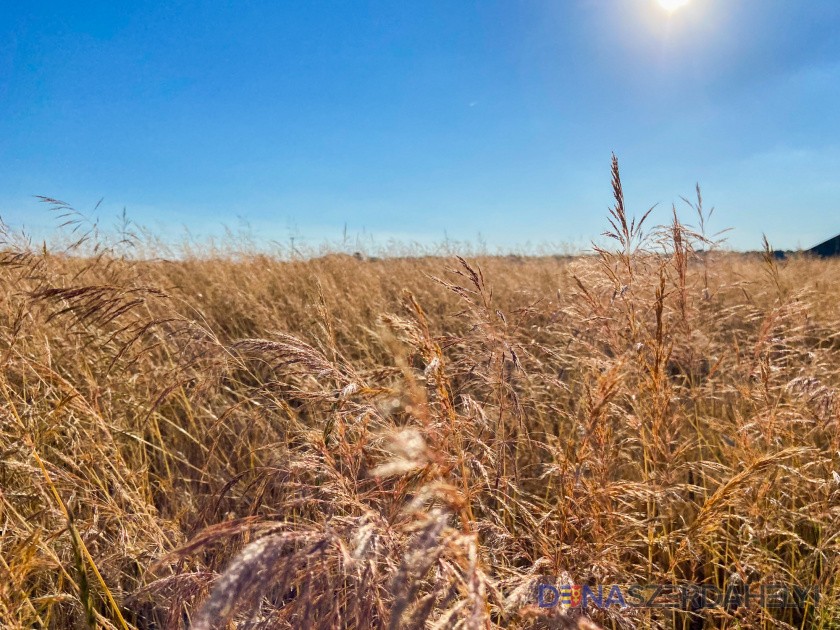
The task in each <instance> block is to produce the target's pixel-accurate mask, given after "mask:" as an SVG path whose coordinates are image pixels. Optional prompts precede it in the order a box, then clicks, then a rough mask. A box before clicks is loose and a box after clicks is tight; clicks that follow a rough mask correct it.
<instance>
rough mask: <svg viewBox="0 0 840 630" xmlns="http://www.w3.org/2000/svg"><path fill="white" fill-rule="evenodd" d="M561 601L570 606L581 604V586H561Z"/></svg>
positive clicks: (575, 606) (574, 606)
mask: <svg viewBox="0 0 840 630" xmlns="http://www.w3.org/2000/svg"><path fill="white" fill-rule="evenodd" d="M560 603H561V604H563V605H564V606H568V607H569V608H577V607H578V606H580V586H574V585H569V584H565V585H563V586H561V587H560Z"/></svg>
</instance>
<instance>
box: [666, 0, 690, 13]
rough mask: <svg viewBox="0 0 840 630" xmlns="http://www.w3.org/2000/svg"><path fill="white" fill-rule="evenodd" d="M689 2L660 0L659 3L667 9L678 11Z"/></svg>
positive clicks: (685, 0)
mask: <svg viewBox="0 0 840 630" xmlns="http://www.w3.org/2000/svg"><path fill="white" fill-rule="evenodd" d="M688 3H689V0H659V4H661V5H662V7H663V8H664V9H665V10H666V11H676V10H677V9H679V8H681V7H684V6H685V5H687V4H688Z"/></svg>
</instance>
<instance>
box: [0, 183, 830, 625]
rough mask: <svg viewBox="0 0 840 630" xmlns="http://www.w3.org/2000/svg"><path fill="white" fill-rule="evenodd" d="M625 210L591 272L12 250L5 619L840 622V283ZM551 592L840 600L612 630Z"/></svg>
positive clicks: (691, 219) (519, 265)
mask: <svg viewBox="0 0 840 630" xmlns="http://www.w3.org/2000/svg"><path fill="white" fill-rule="evenodd" d="M616 174H617V173H616ZM614 186H615V189H616V197H617V202H616V206H615V208H614V209H613V210H612V212H611V214H610V216H609V217H608V219H609V220H610V221H611V222H612V224H610V223H607V226H608V227H609V230H610V232H612V236H613V238H608V239H607V240H608V241H609V242H611V243H612V245H611V246H610V247H609V248H606V249H604V250H603V251H598V252H596V253H595V254H594V255H587V256H580V257H576V258H560V257H557V258H554V257H543V258H516V257H493V256H484V257H476V258H470V259H469V260H466V259H457V258H449V259H446V258H440V257H413V258H412V257H402V258H396V257H395V258H382V259H375V260H369V259H361V260H360V259H357V258H354V257H352V256H346V255H341V254H335V255H329V256H323V257H317V258H312V259H303V258H301V259H299V260H281V259H279V258H276V257H271V256H266V255H258V254H248V253H247V252H244V253H243V252H241V251H239V252H236V251H228V252H209V253H207V252H205V253H203V254H202V255H199V254H196V253H189V252H187V253H186V254H185V255H182V256H180V257H178V258H177V259H172V260H164V259H162V258H160V257H158V258H154V257H149V256H145V255H144V256H136V255H134V256H131V257H127V256H123V255H121V254H120V252H121V251H122V249H121V248H120V247H112V248H108V247H104V246H101V247H99V249H98V251H94V250H93V249H91V245H92V241H88V242H86V243H84V244H80V245H77V246H75V248H74V247H73V246H70V247H69V248H67V247H65V248H55V247H46V246H44V247H38V246H34V245H30V244H26V243H22V242H20V241H19V240H16V239H15V238H14V237H13V236H12V235H9V234H7V235H6V237H5V241H4V243H3V245H2V248H0V249H1V251H0V253H1V254H2V258H1V259H0V365H2V370H0V453H2V455H0V618H1V619H2V622H0V625H2V627H3V628H9V629H14V628H88V627H90V628H118V629H127V628H137V629H142V630H147V629H152V628H155V629H163V628H167V629H178V628H193V629H195V630H207V629H209V628H240V629H245V628H289V627H300V628H304V627H311V628H359V629H361V628H387V629H390V630H397V629H409V628H418V629H419V628H463V629H464V630H468V629H479V628H481V629H484V628H502V627H505V628H531V627H537V628H540V627H547V628H571V627H580V628H592V627H595V626H597V627H604V628H635V627H640V628H641V627H644V628H647V627H663V628H701V627H725V628H769V627H783V628H791V627H792V628H830V627H837V625H838V623H839V622H838V619H840V613H838V607H837V605H836V604H835V603H834V599H835V584H836V583H837V580H838V578H839V577H840V565H839V564H838V553H837V552H838V545H840V539H839V538H838V536H840V475H838V471H840V427H838V418H840V389H839V388H840V338H838V333H840V262H838V261H832V260H816V259H809V258H806V257H792V258H788V259H786V260H784V261H779V260H776V259H775V258H774V257H773V256H772V255H769V254H766V255H764V256H761V255H759V254H755V255H745V254H735V253H728V252H725V251H721V250H720V249H719V248H717V247H716V246H715V243H714V242H713V241H714V239H713V238H712V237H710V236H709V235H706V234H703V232H702V230H701V228H700V227H699V226H700V224H701V221H700V219H701V218H705V217H706V214H705V211H704V210H703V209H702V208H694V209H691V208H688V206H686V210H688V213H686V216H685V221H686V222H687V223H690V224H692V225H693V226H695V227H693V228H688V227H687V226H686V225H684V224H683V223H680V222H678V221H677V220H676V219H675V221H674V223H673V224H671V225H667V226H664V227H661V228H655V229H648V228H649V227H650V226H647V225H645V226H644V228H645V232H644V234H642V232H641V231H640V229H639V226H638V222H636V223H633V222H632V221H631V220H630V219H629V218H628V217H626V216H625V210H624V205H623V198H622V194H621V190H620V183H619V182H618V181H617V180H616V181H615V182H614ZM695 203H697V202H695ZM82 251H84V252H85V253H84V255H82V254H81V253H80V252H82ZM143 251H150V250H143ZM541 583H550V584H633V583H642V584H645V583H666V584H671V583H701V584H715V585H723V584H732V583H736V584H738V583H754V584H758V583H785V584H796V585H811V584H818V585H820V588H821V592H822V600H821V604H820V606H818V607H814V606H807V607H804V608H789V609H783V610H766V609H761V608H759V607H756V606H753V607H750V608H748V609H746V608H740V609H731V608H730V609H726V608H718V609H713V610H705V611H698V612H696V613H690V612H688V613H686V612H680V611H674V610H651V609H639V610H631V609H627V610H619V609H618V608H615V607H610V608H605V609H603V610H597V609H593V608H589V609H587V614H586V615H582V614H580V613H579V612H574V611H569V610H565V609H562V608H559V607H555V608H545V609H540V608H539V607H538V606H537V605H536V601H537V600H536V592H537V587H538V585H539V584H541Z"/></svg>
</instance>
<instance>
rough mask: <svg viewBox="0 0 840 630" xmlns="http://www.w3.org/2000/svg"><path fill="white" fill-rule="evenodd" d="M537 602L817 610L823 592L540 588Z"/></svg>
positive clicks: (791, 588) (781, 587)
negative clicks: (811, 608) (809, 608)
mask: <svg viewBox="0 0 840 630" xmlns="http://www.w3.org/2000/svg"><path fill="white" fill-rule="evenodd" d="M537 601H538V604H539V606H540V608H551V607H553V606H557V605H561V606H563V607H565V608H588V607H590V606H591V607H594V608H609V607H611V606H618V607H619V608H678V609H682V610H698V609H703V608H727V609H732V608H738V607H741V606H745V607H750V606H755V605H757V606H758V607H760V608H808V607H813V608H815V607H817V606H819V603H820V589H819V586H815V585H811V586H798V585H795V584H791V585H787V584H744V585H736V584H729V585H725V586H723V587H721V588H718V587H717V586H714V585H711V584H681V585H678V584H645V585H641V584H633V585H626V586H619V585H615V584H613V585H609V586H604V585H594V586H588V585H583V586H581V585H575V584H564V585H562V586H559V587H557V586H552V585H551V584H540V586H539V591H538V595H537Z"/></svg>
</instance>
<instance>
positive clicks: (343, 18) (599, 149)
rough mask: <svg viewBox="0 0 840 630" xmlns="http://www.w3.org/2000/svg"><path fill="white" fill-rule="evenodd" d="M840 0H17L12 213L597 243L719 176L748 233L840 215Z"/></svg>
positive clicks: (317, 234) (8, 28) (728, 219)
mask: <svg viewBox="0 0 840 630" xmlns="http://www.w3.org/2000/svg"><path fill="white" fill-rule="evenodd" d="M838 32H840V2H838V1H837V0H691V2H690V3H689V4H688V5H687V6H686V7H684V8H682V9H680V10H678V11H676V12H674V13H668V12H667V11H665V10H664V9H663V8H662V7H661V6H660V5H659V3H658V2H657V0H553V1H537V0H500V1H498V2H483V1H482V2H474V1H467V0H463V1H460V2H453V1H451V0H450V1H448V2H439V1H436V0H424V1H423V2H411V3H409V2H384V1H383V2H349V1H348V2H331V1H327V0H324V1H319V2H307V3H303V2H256V1H246V0H240V1H237V2H217V1H215V0H203V1H201V2H189V1H186V2H177V3H176V2H170V3H156V2H142V3H134V2H84V1H80V2H78V3H67V2H38V1H37V0H33V1H31V2H19V3H13V2H4V3H2V7H0V216H2V217H3V219H4V221H6V223H8V224H11V225H12V226H14V227H19V226H21V225H26V226H28V227H29V228H30V229H31V230H33V231H35V232H36V233H39V231H40V232H45V231H47V230H49V229H50V226H52V225H54V224H55V222H54V220H53V218H51V217H50V215H49V213H47V211H46V210H45V208H44V207H43V206H42V205H39V204H38V203H36V202H35V201H34V200H33V198H32V196H33V195H47V196H52V197H58V198H61V199H63V200H65V201H67V202H69V203H71V204H72V205H74V206H75V207H77V208H78V209H80V210H82V211H88V210H91V209H92V208H93V206H94V205H95V204H96V202H97V201H98V200H99V199H100V198H104V202H103V203H102V205H101V206H100V208H99V210H98V215H99V216H100V218H101V220H102V221H103V223H106V224H107V223H109V222H112V221H113V218H114V217H115V216H116V215H117V214H118V213H120V212H121V211H122V208H123V207H125V208H126V209H127V212H128V215H129V217H130V218H132V219H133V220H134V221H136V222H137V223H140V224H144V225H147V226H149V227H151V228H153V229H155V230H157V231H159V232H161V233H163V234H165V235H170V236H175V235H177V234H179V233H180V231H181V230H182V227H181V226H187V227H188V228H189V229H190V230H191V231H192V232H193V233H195V234H198V235H205V234H214V233H216V234H217V233H219V232H220V230H221V227H220V226H222V225H223V224H227V225H229V226H233V227H238V226H240V225H243V224H245V223H247V224H248V225H250V229H251V230H252V231H253V233H254V234H255V235H257V236H258V237H262V238H273V239H279V240H282V239H286V238H288V237H289V236H291V235H294V236H296V237H297V238H299V239H301V240H304V241H307V242H310V243H317V242H319V241H320V240H323V239H325V238H337V237H339V236H340V235H341V233H342V231H343V229H344V226H345V225H346V226H347V231H348V233H350V234H351V235H355V234H359V233H362V232H364V233H365V234H367V235H373V237H374V238H376V239H379V240H387V239H388V238H391V237H395V238H399V239H402V240H410V239H417V240H420V241H423V242H430V241H439V240H441V239H443V238H444V235H447V236H448V237H449V238H453V239H459V240H469V241H475V240H477V238H478V235H479V234H481V236H482V237H483V239H484V241H486V242H487V243H488V244H489V245H490V246H502V247H513V246H516V245H519V244H524V243H527V242H530V243H541V242H571V243H575V244H578V245H583V244H586V243H588V242H589V241H590V240H591V239H593V238H597V237H598V235H599V234H600V233H601V232H602V231H603V230H604V228H605V226H606V221H605V219H604V215H605V211H606V208H607V206H608V205H609V203H610V185H609V159H610V153H611V152H612V151H615V153H616V154H617V156H618V158H619V160H620V163H621V167H622V175H623V179H624V184H625V191H626V193H627V198H628V204H629V207H630V208H631V210H634V211H635V212H636V213H639V214H640V213H642V212H644V211H645V210H647V208H648V207H650V206H652V205H654V204H657V203H658V204H659V207H658V209H657V210H656V211H654V212H655V214H654V215H653V216H654V218H655V219H658V220H662V221H664V220H666V219H667V213H668V212H670V206H671V203H681V202H679V196H680V195H684V196H691V195H692V193H693V189H694V185H695V183H696V182H699V183H700V185H701V188H702V190H703V194H704V200H705V202H706V203H707V204H709V205H714V206H715V207H716V211H715V216H714V218H713V224H712V227H713V228H716V229H723V228H728V227H732V228H734V230H733V232H731V233H730V234H729V242H730V244H731V246H733V247H735V248H740V249H752V248H757V247H758V246H759V245H760V240H761V234H762V233H766V234H767V236H768V238H769V239H770V240H771V242H772V243H773V244H774V245H775V246H776V247H778V248H795V247H799V246H803V247H807V246H811V245H812V244H815V243H816V242H818V241H820V240H822V239H823V238H825V237H828V236H832V235H834V234H836V233H838V232H840V212H838V211H840V114H838V112H840V105H838V103H840V98H839V97H840V37H838V36H837V33H838Z"/></svg>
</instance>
